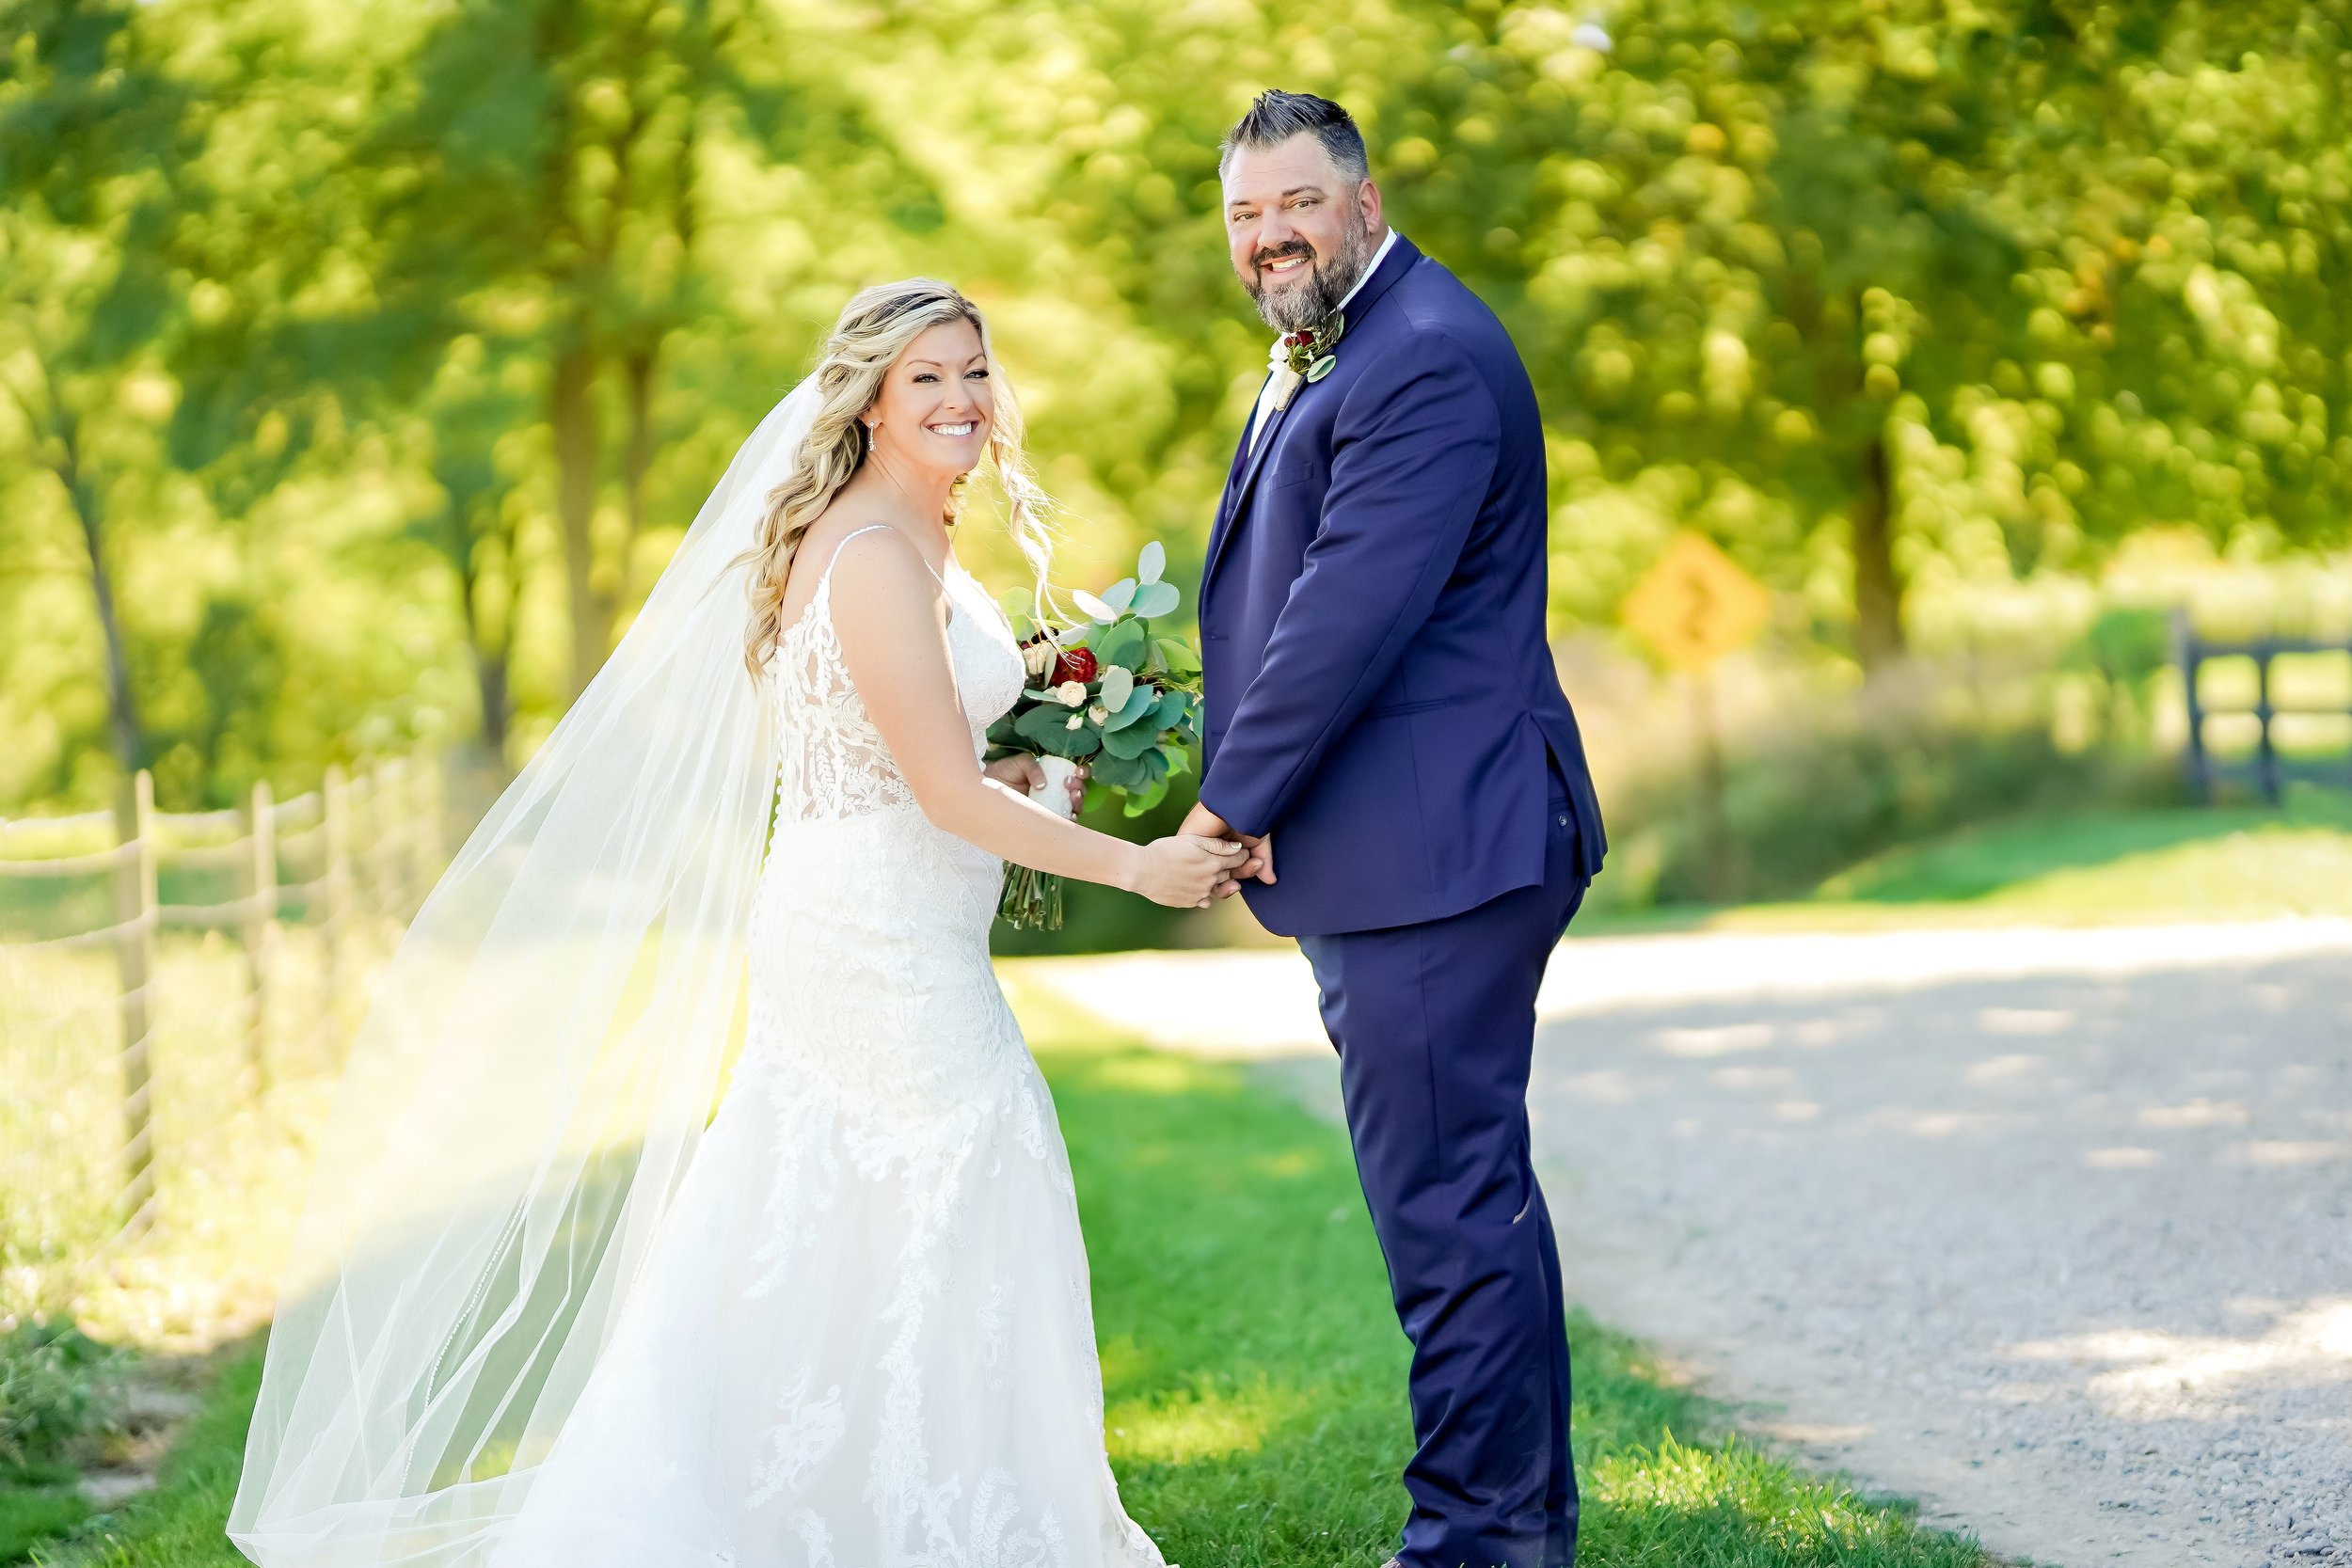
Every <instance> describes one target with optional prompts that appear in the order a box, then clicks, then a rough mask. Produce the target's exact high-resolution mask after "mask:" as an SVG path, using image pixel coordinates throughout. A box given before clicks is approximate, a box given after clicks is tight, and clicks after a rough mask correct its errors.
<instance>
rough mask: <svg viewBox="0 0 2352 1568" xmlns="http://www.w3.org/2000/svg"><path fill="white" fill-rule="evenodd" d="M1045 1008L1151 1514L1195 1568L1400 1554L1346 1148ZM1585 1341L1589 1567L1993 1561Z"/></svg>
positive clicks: (1116, 1417)
mask: <svg viewBox="0 0 2352 1568" xmlns="http://www.w3.org/2000/svg"><path fill="white" fill-rule="evenodd" d="M1025 1003H1026V1004H1027V1005H1025V1006H1024V1009H1023V1011H1024V1016H1025V1020H1026V1022H1028V1023H1029V1024H1030V1027H1031V1034H1032V1040H1033V1042H1034V1043H1035V1044H1036V1045H1037V1046H1038V1048H1039V1056H1040V1059H1041V1061H1042V1062H1043V1063H1044V1064H1045V1067H1046V1070H1047V1073H1048V1075H1049V1076H1050V1077H1051V1079H1052V1081H1053V1085H1054V1092H1055V1098H1056V1101H1057V1106H1058V1108H1059V1112H1060V1117H1061V1123H1062V1129H1063V1132H1064V1135H1065V1136H1066V1137H1067V1139H1068V1141H1069V1143H1070V1148H1071V1157H1072V1161H1073V1165H1074V1167H1075V1170H1076V1173H1077V1180H1078V1196H1079V1203H1080V1208H1081V1211H1082V1212H1083V1215H1084V1218H1085V1223H1086V1233H1087V1245H1088V1251H1089V1258H1090V1260H1091V1265H1092V1270H1093V1285H1094V1299H1095V1311H1096V1328H1097V1331H1098V1333H1099V1334H1100V1336H1101V1338H1102V1341H1103V1346H1104V1385H1105V1396H1106V1401H1107V1426H1108V1428H1109V1433H1108V1439H1109V1445H1110V1449H1111V1453H1112V1458H1113V1460H1114V1462H1115V1464H1116V1465H1117V1468H1118V1470H1119V1473H1120V1482H1121V1487H1122V1491H1123V1493H1124V1496H1125V1497H1126V1499H1127V1503H1128V1506H1129V1509H1130V1511H1131V1512H1132V1513H1134V1514H1135V1516H1136V1519H1137V1520H1138V1521H1139V1522H1141V1523H1142V1524H1143V1525H1144V1526H1145V1528H1148V1529H1150V1530H1151V1531H1152V1534H1153V1535H1154V1537H1155V1538H1156V1539H1157V1540H1158V1542H1159V1544H1160V1546H1161V1548H1162V1550H1163V1551H1165V1552H1166V1553H1167V1555H1168V1559H1169V1560H1170V1561H1172V1562H1178V1563H1184V1564H1187V1565H1192V1568H1210V1565H1215V1568H1260V1565H1272V1564H1278V1563H1279V1564H1285V1565H1319V1564H1332V1565H1338V1564H1364V1565H1374V1564H1378V1563H1379V1562H1381V1561H1382V1560H1385V1559H1386V1558H1387V1557H1388V1556H1389V1554H1390V1552H1391V1550H1393V1549H1394V1545H1395V1542H1396V1531H1397V1529H1398V1528H1399V1527H1400V1526H1401V1525H1402V1523H1403V1520H1404V1516H1405V1509H1406V1498H1405V1494H1404V1490H1403V1488H1402V1486H1401V1485H1400V1484H1399V1482H1398V1479H1397V1478H1398V1474H1399V1471H1400V1470H1401V1468H1402V1466H1403V1465H1404V1463H1405V1461H1406V1457H1407V1456H1408V1455H1409V1453H1410V1451H1411V1447H1412V1437H1411V1431H1410V1427H1409V1418H1408V1415H1407V1412H1406V1403H1405V1372H1406V1343H1405V1339H1404V1337H1403V1335H1402V1334H1401V1333H1400V1332H1399V1331H1398V1328H1397V1325H1396V1321H1395V1318H1394V1316H1393V1314H1392V1312H1391V1308H1390V1305H1389V1299H1388V1291H1387V1283H1386V1279H1385V1276H1384V1275H1383V1272H1382V1266H1381V1260H1380V1255H1379V1249H1378V1246H1377V1243H1375V1239H1374V1237H1373V1233H1372V1224H1371V1220H1370V1218H1369V1216H1368V1215H1367V1214H1366V1213H1365V1211H1364V1206H1363V1199H1362V1196H1361V1194H1360V1192H1359V1188H1358V1187H1357V1184H1356V1179H1355V1171H1354V1166H1353V1164H1352V1162H1351V1159H1350V1156H1349V1153H1348V1149H1347V1146H1346V1142H1345V1139H1344V1138H1343V1136H1342V1135H1341V1134H1340V1133H1339V1132H1337V1131H1335V1130H1333V1129H1331V1128H1328V1127H1326V1126H1324V1125H1323V1124H1321V1123H1319V1122H1317V1121H1315V1120H1313V1119H1312V1118H1311V1117H1309V1116H1308V1115H1307V1114H1306V1113H1304V1112H1303V1111H1300V1110H1298V1109H1296V1108H1295V1107H1294V1106H1292V1105H1290V1104H1289V1103H1288V1102H1287V1101H1281V1100H1279V1099H1277V1098H1276V1097H1274V1096H1272V1095H1270V1094H1266V1093H1264V1092H1263V1091H1260V1090H1255V1089H1252V1088H1251V1087H1249V1086H1248V1083H1247V1081H1246V1079H1245V1078H1244V1077H1243V1075H1242V1073H1241V1072H1240V1070H1239V1069H1234V1068H1230V1067H1225V1066H1220V1065H1216V1064H1211V1063H1204V1062H1198V1061H1193V1060H1189V1059H1184V1058H1178V1057H1172V1056H1168V1055H1163V1054H1156V1053H1145V1052H1143V1051H1140V1050H1129V1049H1125V1048H1121V1047H1116V1046H1111V1047H1104V1046H1095V1045H1090V1044H1088V1043H1086V1041H1087V1038H1088V1030H1089V1022H1088V1021H1084V1020H1080V1019H1076V1018H1072V1017H1066V1016H1065V1017H1055V1016H1052V1009H1051V1008H1050V1007H1049V1006H1048V1005H1047V1004H1046V1003H1045V1001H1044V999H1042V998H1037V997H1032V998H1025ZM1570 1338H1571V1341H1572V1343H1573V1345H1574V1347H1575V1352H1576V1380H1577V1403H1576V1412H1575V1418H1574V1421H1575V1434H1576V1447H1577V1463H1578V1472H1579V1476H1580V1480H1581V1485H1582V1489H1583V1529H1582V1537H1583V1546H1582V1550H1581V1553H1580V1557H1579V1560H1580V1562H1581V1563H1582V1564H1583V1565H1584V1568H1630V1565H1637V1564H1638V1565H1643V1568H1650V1565H1656V1568H1667V1565H1670V1564H1671V1565H1673V1568H1704V1565H1718V1564H1720V1565H1725V1568H1728V1565H1733V1564H1739V1565H1755V1568H1766V1565H1780V1564H1791V1565H1793V1564H1808V1565H1809V1564H1832V1563H1836V1564H1845V1565H1856V1568H1895V1565H1904V1568H1909V1565H1934V1568H1964V1565H1970V1564H1982V1563H1984V1562H1985V1561H1986V1559H1985V1558H1984V1557H1983V1556H1982V1554H1980V1553H1979V1551H1978V1550H1977V1548H1976V1547H1974V1546H1973V1545H1971V1544H1967V1543H1964V1542H1961V1541H1957V1540H1954V1539H1953V1538H1951V1537H1948V1536H1945V1535H1941V1534H1937V1533H1935V1532H1931V1531H1928V1530H1924V1529H1922V1528H1919V1527H1918V1526H1917V1525H1916V1524H1915V1523H1914V1521H1913V1520H1912V1518H1911V1517H1910V1515H1909V1514H1908V1513H1906V1512H1904V1511H1903V1510H1902V1509H1901V1508H1900V1507H1899V1506H1889V1505H1885V1504H1883V1503H1872V1502H1867V1501H1865V1500H1864V1499H1862V1498H1861V1497H1857V1496H1856V1495H1855V1494H1854V1493H1853V1492H1852V1491H1851V1490H1850V1489H1848V1488H1846V1487H1845V1486H1843V1485H1841V1484H1839V1483H1836V1482H1835V1481H1824V1480H1821V1479H1819V1478H1815V1477H1810V1476H1806V1475H1804V1474H1801V1473H1799V1472H1796V1471H1793V1470H1791V1469H1789V1468H1788V1466H1787V1465H1783V1464H1781V1463H1780V1462H1779V1461H1777V1460H1776V1459H1774V1458H1772V1456H1770V1455H1768V1454H1765V1453H1762V1452H1760V1451H1758V1450H1757V1449H1755V1448H1754V1447H1752V1446H1750V1445H1748V1444H1746V1443H1744V1442H1741V1441H1740V1440H1738V1439H1736V1438H1730V1437H1726V1436H1725V1435H1724V1425H1723V1422H1722V1419H1721V1416H1720V1413H1719V1412H1717V1411H1716V1410H1715V1409H1714V1408H1713V1407H1711V1406H1709V1405H1708V1404H1706V1403H1705V1402H1702V1401H1700V1400H1697V1399H1695V1398H1693V1397H1692V1395H1690V1394H1688V1393H1686V1392H1684V1391H1682V1390H1679V1389H1677V1388H1676V1387H1674V1386H1671V1385H1670V1383H1669V1382H1668V1381H1667V1380H1665V1379H1664V1378H1663V1377H1662V1376H1661V1375H1660V1373H1659V1372H1658V1370H1657V1369H1656V1368H1655V1367H1653V1366H1652V1365H1651V1364H1650V1363H1649V1362H1648V1361H1647V1360H1646V1358H1645V1355H1644V1354H1643V1353H1642V1351H1641V1349H1640V1347H1639V1346H1637V1345H1635V1344H1634V1343H1633V1342H1631V1341H1629V1340H1628V1339H1626V1338H1623V1337H1622V1336H1619V1335H1616V1334H1613V1333H1612V1332H1610V1331H1608V1330H1606V1329H1603V1328H1601V1327H1599V1326H1598V1325H1597V1324H1595V1323H1592V1322H1591V1321H1590V1320H1588V1319H1585V1318H1583V1317H1581V1315H1579V1316H1578V1317H1577V1318H1576V1319H1575V1320H1574V1321H1573V1322H1572V1323H1571V1324H1570Z"/></svg>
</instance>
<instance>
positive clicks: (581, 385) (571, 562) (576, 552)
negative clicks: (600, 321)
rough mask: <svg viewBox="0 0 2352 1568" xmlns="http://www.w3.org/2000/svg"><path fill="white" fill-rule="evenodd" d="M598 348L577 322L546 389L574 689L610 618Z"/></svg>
mask: <svg viewBox="0 0 2352 1568" xmlns="http://www.w3.org/2000/svg"><path fill="white" fill-rule="evenodd" d="M595 390H596V349H595V347H594V346H593V345H592V344H591V343H590V342H589V341H588V338H587V333H586V330H585V328H584V327H580V326H575V327H574V328H573V330H572V332H571V334H570V335H569V336H567V337H566V339H565V340H564V342H563V344H562V346H560V347H559V348H558V349H557V350H556V355H555V371H554V376H553V379H552V381H551V382H550V384H549V387H548V423H550V424H551V425H553V426H554V428H555V511H556V516H557V518H558V519H559V520H560V521H561V523H562V524H563V531H564V579H565V582H566V584H567V586H568V587H569V589H570V595H569V597H570V604H571V614H572V680H571V694H572V695H573V696H575V697H577V696H579V695H580V692H581V691H583V690H585V689H587V686H588V682H589V680H590V679H591V678H592V677H594V676H595V674H596V670H597V667H598V666H600V665H602V664H603V663H604V656H605V651H606V650H605V635H606V631H607V628H608V624H607V623H606V622H605V621H604V620H603V619H601V618H600V616H599V613H598V608H597V607H598V600H599V595H598V594H597V592H596V580H595V579H596V536H595V527H596V404H595V402H594V394H595Z"/></svg>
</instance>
